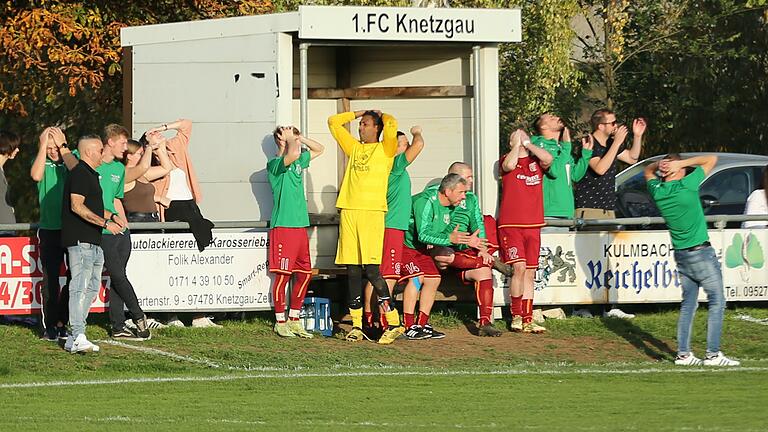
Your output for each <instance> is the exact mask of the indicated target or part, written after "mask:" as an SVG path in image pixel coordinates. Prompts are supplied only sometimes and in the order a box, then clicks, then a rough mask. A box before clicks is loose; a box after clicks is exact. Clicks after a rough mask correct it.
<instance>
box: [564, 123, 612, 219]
mask: <svg viewBox="0 0 768 432" xmlns="http://www.w3.org/2000/svg"><path fill="white" fill-rule="evenodd" d="M594 141H595V147H594V149H593V150H592V157H599V158H602V157H603V156H605V154H606V153H607V152H608V148H609V147H610V146H611V144H613V138H609V139H608V142H607V143H606V145H605V146H604V145H602V144H600V142H598V141H597V139H596V138H595V140H594ZM621 151H622V149H619V153H621ZM617 158H618V155H617ZM616 172H617V168H616V159H614V161H613V163H612V164H611V166H610V167H609V168H608V171H606V172H605V174H603V175H598V174H597V173H596V172H595V171H594V170H593V169H592V167H590V168H588V169H587V174H586V175H585V176H584V178H582V179H581V181H579V182H578V183H576V188H575V193H574V198H575V200H576V208H596V209H603V210H615V209H616V192H615V185H616Z"/></svg>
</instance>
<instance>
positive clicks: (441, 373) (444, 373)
mask: <svg viewBox="0 0 768 432" xmlns="http://www.w3.org/2000/svg"><path fill="white" fill-rule="evenodd" d="M740 372H768V367H734V368H716V367H709V368H677V369H673V368H670V369H666V368H645V369H635V370H620V369H575V370H556V369H550V370H527V369H500V370H490V371H473V370H432V371H430V370H421V371H418V370H414V371H386V370H382V371H350V372H293V373H282V374H278V373H258V374H247V373H246V374H231V375H217V376H207V377H205V376H203V377H201V376H177V377H144V378H122V379H102V380H82V381H47V382H27V383H5V384H0V389H10V388H39V387H74V386H87V385H104V384H142V383H166V382H220V381H234V380H247V379H296V378H350V377H452V376H525V375H541V376H544V375H553V376H555V375H646V374H716V373H740Z"/></svg>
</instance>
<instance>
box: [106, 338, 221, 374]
mask: <svg viewBox="0 0 768 432" xmlns="http://www.w3.org/2000/svg"><path fill="white" fill-rule="evenodd" d="M95 342H98V343H100V344H107V345H114V346H119V347H122V348H128V349H132V350H135V351H140V352H143V353H147V354H155V355H159V356H163V357H169V358H172V359H174V360H179V361H185V362H189V363H196V364H201V365H204V366H208V367H212V368H216V369H218V368H221V365H220V364H218V363H214V362H212V361H210V360H208V359H204V358H203V359H197V358H194V357H189V356H185V355H181V354H176V353H172V352H168V351H163V350H159V349H157V348H149V347H143V346H138V345H131V344H127V343H123V342H118V341H113V340H98V341H95Z"/></svg>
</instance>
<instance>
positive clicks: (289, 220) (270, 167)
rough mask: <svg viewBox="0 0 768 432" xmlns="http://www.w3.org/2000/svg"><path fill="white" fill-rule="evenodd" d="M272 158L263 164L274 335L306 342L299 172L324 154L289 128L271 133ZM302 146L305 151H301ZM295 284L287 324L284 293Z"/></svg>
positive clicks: (306, 268)
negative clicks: (270, 204)
mask: <svg viewBox="0 0 768 432" xmlns="http://www.w3.org/2000/svg"><path fill="white" fill-rule="evenodd" d="M273 136H274V138H275V143H276V144H277V155H276V156H275V157H274V158H273V159H270V160H269V162H267V176H268V178H269V185H270V186H271V187H272V197H273V199H274V206H273V207H272V218H271V219H270V227H271V229H270V230H269V271H270V272H272V273H274V274H275V280H274V282H273V284H272V298H273V300H274V304H275V319H276V320H277V322H276V323H275V332H276V333H277V334H278V335H280V336H283V337H296V336H298V337H303V338H311V337H312V333H309V332H308V331H306V330H305V329H304V327H303V326H302V325H301V323H299V312H300V311H301V306H302V304H303V303H304V296H305V295H306V294H307V286H308V285H309V280H310V279H311V278H312V268H311V264H310V259H309V239H308V237H307V227H308V226H309V215H308V214H307V200H306V198H305V197H304V179H303V176H302V173H303V171H304V170H305V169H307V168H309V161H310V160H312V159H314V158H316V157H318V156H320V155H321V154H322V153H323V150H325V147H323V145H322V144H320V143H318V142H317V141H314V140H311V139H308V138H305V137H303V136H302V135H301V133H300V132H299V130H298V129H296V128H294V127H278V128H277V129H275V132H274V133H273ZM302 144H304V145H306V146H307V148H308V149H309V150H308V151H304V152H302V151H301V145H302ZM293 276H295V277H296V281H295V284H294V286H293V292H292V293H291V310H290V311H289V312H288V318H289V320H288V321H286V317H285V288H286V285H287V284H288V281H290V279H291V277H293Z"/></svg>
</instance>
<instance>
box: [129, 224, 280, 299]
mask: <svg viewBox="0 0 768 432" xmlns="http://www.w3.org/2000/svg"><path fill="white" fill-rule="evenodd" d="M131 243H132V245H133V251H132V252H131V259H130V261H129V262H128V268H127V273H128V277H129V279H130V280H131V283H132V284H133V287H134V289H135V290H136V296H137V297H138V298H139V304H140V305H141V307H142V309H144V310H145V311H148V312H153V311H178V312H181V311H238V310H269V309H271V308H272V295H271V292H270V286H271V284H272V281H271V276H270V273H269V267H268V265H267V245H268V239H267V233H266V232H246V233H217V232H214V238H213V242H212V243H211V245H210V246H208V247H207V248H205V251H203V252H199V251H198V250H197V243H196V242H195V239H194V237H192V234H132V235H131Z"/></svg>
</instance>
